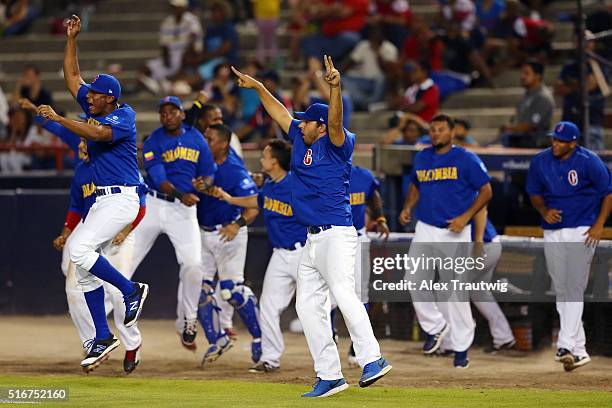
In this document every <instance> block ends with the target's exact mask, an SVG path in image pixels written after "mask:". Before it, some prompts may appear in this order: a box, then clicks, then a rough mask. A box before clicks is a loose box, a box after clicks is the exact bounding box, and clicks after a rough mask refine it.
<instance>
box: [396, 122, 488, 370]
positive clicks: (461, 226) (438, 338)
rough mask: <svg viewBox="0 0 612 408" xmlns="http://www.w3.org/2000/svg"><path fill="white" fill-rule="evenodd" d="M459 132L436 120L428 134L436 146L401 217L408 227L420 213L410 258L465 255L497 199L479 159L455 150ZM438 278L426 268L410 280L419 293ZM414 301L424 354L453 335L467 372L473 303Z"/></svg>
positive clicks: (448, 275) (416, 175) (446, 274)
mask: <svg viewBox="0 0 612 408" xmlns="http://www.w3.org/2000/svg"><path fill="white" fill-rule="evenodd" d="M454 127H455V122H454V120H453V119H452V118H451V117H450V116H447V115H437V116H435V117H434V118H433V119H432V121H431V125H430V128H429V129H430V135H431V141H432V146H431V147H428V148H425V149H423V150H421V151H420V152H419V153H417V154H416V156H415V158H414V166H413V169H412V173H411V175H410V181H411V184H410V190H409V193H408V196H407V197H406V202H405V203H404V208H403V209H402V212H401V213H400V217H399V219H400V222H401V223H402V224H407V223H408V222H409V221H410V218H411V213H412V210H413V208H415V207H416V218H417V220H418V222H417V224H416V230H415V235H414V238H413V239H412V244H411V246H410V251H409V255H410V256H411V257H415V258H416V257H419V256H422V255H423V254H425V255H429V256H432V257H437V256H440V252H442V255H441V256H442V258H445V257H455V256H458V255H460V252H462V251H463V248H462V247H461V244H460V243H462V242H465V243H468V242H471V236H470V227H469V226H467V225H468V224H469V222H470V220H471V219H472V218H473V217H474V215H475V214H476V213H477V212H478V211H480V209H481V208H483V207H484V206H485V205H486V204H487V202H488V201H489V200H490V199H491V196H492V190H491V184H490V183H489V180H490V179H489V175H488V174H487V170H486V168H485V166H484V164H483V163H482V162H481V161H480V159H479V158H478V156H476V155H475V154H474V153H471V152H468V151H467V150H465V149H464V148H462V147H459V146H455V145H453V144H452V139H453V133H454ZM466 226H467V227H466ZM433 243H436V245H432V244H433ZM415 244H416V245H415ZM465 249H466V250H467V246H466V247H465ZM465 255H467V254H465ZM434 272H435V271H434V270H433V269H423V268H421V269H420V270H417V271H412V273H413V274H414V275H411V279H412V280H413V281H415V282H417V285H418V287H419V286H420V284H421V283H422V282H423V281H430V280H432V279H433V274H434ZM439 272H440V275H441V279H442V280H444V281H445V282H448V281H450V279H458V277H459V276H460V275H457V274H454V271H452V270H441V271H439ZM460 295H461V294H457V293H455V294H453V296H460ZM411 296H412V300H413V306H414V309H415V312H416V315H417V318H418V320H419V324H420V325H421V328H422V329H423V331H425V333H427V340H426V342H425V344H424V346H423V353H425V354H433V353H435V352H436V351H437V350H438V349H439V348H440V345H441V343H442V340H443V339H444V337H445V336H446V335H447V334H448V333H449V331H450V342H449V347H450V348H451V349H452V350H453V351H454V352H455V360H454V366H455V367H456V368H467V367H468V365H469V360H468V349H469V348H470V346H471V344H472V341H473V340H474V329H475V325H474V321H473V319H472V311H471V309H470V303H469V298H467V297H466V296H460V297H461V298H451V299H447V300H444V301H443V302H440V304H436V301H435V298H434V296H433V293H432V291H427V290H419V291H411ZM463 297H465V298H463ZM445 315H446V316H445Z"/></svg>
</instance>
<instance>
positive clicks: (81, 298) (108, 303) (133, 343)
mask: <svg viewBox="0 0 612 408" xmlns="http://www.w3.org/2000/svg"><path fill="white" fill-rule="evenodd" d="M80 225H82V224H78V225H77V227H76V228H75V230H74V231H76V230H78V229H79V228H80ZM74 231H73V233H74ZM71 238H72V235H71V236H70V237H68V241H70V240H71ZM67 246H68V242H66V245H65V246H64V250H63V251H62V272H63V273H64V275H65V276H66V299H67V300H68V311H69V313H70V317H71V318H72V322H73V323H74V325H75V327H76V329H77V332H78V334H79V337H80V339H81V342H82V343H83V344H85V342H87V341H88V340H90V339H93V338H94V337H95V336H96V329H95V327H94V324H93V320H92V318H91V314H90V313H89V309H88V307H87V302H86V301H85V295H84V294H83V291H82V290H81V289H80V288H79V286H78V283H77V278H76V267H75V265H74V264H73V263H72V262H70V256H69V255H68V250H67ZM133 250H134V233H131V234H130V235H128V236H127V237H126V239H125V241H123V243H122V244H121V245H119V246H115V245H112V244H110V243H109V244H107V245H105V246H104V248H103V249H102V254H103V255H104V256H106V258H107V259H108V261H109V262H110V264H111V265H113V266H114V267H115V268H117V270H118V271H119V272H121V274H123V276H125V277H126V278H128V279H131V278H132V274H131V270H132V269H131V262H132V254H133ZM103 286H104V307H105V309H106V312H107V313H110V312H111V311H112V312H113V318H114V320H115V327H116V328H117V331H118V332H119V339H120V340H121V343H123V346H124V347H125V349H126V350H135V349H136V348H137V347H138V346H140V344H141V343H142V337H141V335H140V330H139V329H138V323H137V324H135V325H134V326H132V327H125V326H124V324H123V319H124V318H125V305H124V303H123V294H122V293H121V291H119V289H117V288H115V287H114V286H113V285H111V284H110V283H107V282H104V285H103Z"/></svg>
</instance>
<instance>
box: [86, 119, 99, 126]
mask: <svg viewBox="0 0 612 408" xmlns="http://www.w3.org/2000/svg"><path fill="white" fill-rule="evenodd" d="M87 124H88V125H96V126H100V121H98V120H95V119H94V118H87Z"/></svg>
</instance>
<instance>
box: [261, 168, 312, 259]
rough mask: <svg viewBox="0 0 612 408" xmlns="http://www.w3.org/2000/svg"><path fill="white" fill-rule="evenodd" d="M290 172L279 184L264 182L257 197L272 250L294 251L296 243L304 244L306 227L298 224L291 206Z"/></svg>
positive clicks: (270, 181) (269, 181)
mask: <svg viewBox="0 0 612 408" xmlns="http://www.w3.org/2000/svg"><path fill="white" fill-rule="evenodd" d="M292 177H293V175H292V174H291V172H289V173H287V175H286V176H285V177H284V178H283V179H282V180H281V181H279V182H274V181H272V180H266V182H265V183H264V185H263V187H262V188H261V190H260V191H259V194H258V195H257V204H258V205H259V208H261V209H262V210H263V215H264V222H265V224H266V229H267V230H268V238H269V239H270V242H271V243H272V246H273V247H274V248H286V249H295V244H296V242H299V243H300V244H302V245H304V244H305V243H306V226H305V225H302V224H300V223H299V222H298V221H297V219H296V217H295V216H294V214H293V208H292V206H291V179H292Z"/></svg>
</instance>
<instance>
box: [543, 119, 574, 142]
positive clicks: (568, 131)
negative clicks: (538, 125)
mask: <svg viewBox="0 0 612 408" xmlns="http://www.w3.org/2000/svg"><path fill="white" fill-rule="evenodd" d="M548 135H549V136H552V137H554V138H555V139H558V140H562V141H564V142H573V141H575V140H578V139H579V138H580V129H578V126H576V125H574V124H573V123H572V122H565V121H564V122H559V123H557V124H556V125H555V128H554V130H553V131H552V132H550V133H549V134H548Z"/></svg>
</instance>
